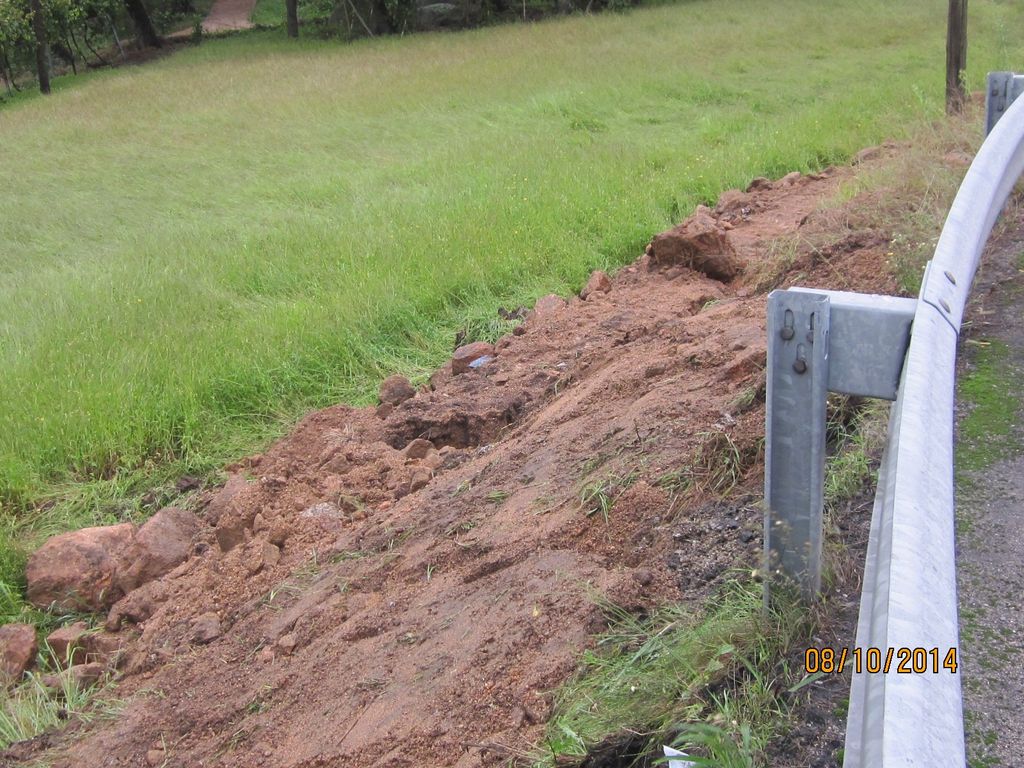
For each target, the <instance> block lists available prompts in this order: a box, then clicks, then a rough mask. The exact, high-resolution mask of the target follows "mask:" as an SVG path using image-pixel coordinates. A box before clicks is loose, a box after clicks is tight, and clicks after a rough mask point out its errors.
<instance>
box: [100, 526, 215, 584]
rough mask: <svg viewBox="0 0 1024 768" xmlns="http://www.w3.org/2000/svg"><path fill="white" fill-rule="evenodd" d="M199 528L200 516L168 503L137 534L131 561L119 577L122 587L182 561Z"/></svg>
mask: <svg viewBox="0 0 1024 768" xmlns="http://www.w3.org/2000/svg"><path fill="white" fill-rule="evenodd" d="M199 529H200V523H199V518H197V517H196V516H195V515H193V514H192V513H191V512H187V511H185V510H183V509H177V508H175V507H165V508H164V509H161V510H160V511H159V512H157V513H156V514H155V515H153V517H151V518H150V519H149V520H147V521H146V522H145V523H144V524H143V526H142V527H141V528H139V530H138V532H137V533H136V534H135V543H134V546H133V548H132V552H131V554H130V560H129V564H128V565H127V566H126V568H125V569H124V573H123V575H122V576H121V578H120V579H119V581H120V585H121V589H122V591H123V592H125V593H128V592H130V591H132V590H133V589H135V588H136V587H139V586H141V585H142V584H145V583H146V582H148V581H152V580H153V579H158V578H160V577H161V576H163V575H164V574H165V573H169V572H170V571H172V570H173V569H174V568H175V567H176V566H178V565H180V564H181V563H183V562H184V561H185V559H186V558H188V556H189V553H190V552H191V551H192V539H193V537H194V536H195V535H196V534H197V533H198V532H199Z"/></svg>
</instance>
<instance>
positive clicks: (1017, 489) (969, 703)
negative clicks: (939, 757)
mask: <svg viewBox="0 0 1024 768" xmlns="http://www.w3.org/2000/svg"><path fill="white" fill-rule="evenodd" d="M1022 262H1024V212H1022V211H1020V210H1016V211H1013V212H1012V214H1011V215H1010V216H1009V217H1008V219H1007V220H1005V221H1004V222H1003V224H1002V226H1001V233H1000V234H999V235H998V236H997V237H996V238H995V239H994V240H993V242H992V244H991V245H990V247H989V249H988V251H987V253H986V255H985V257H984V260H983V266H982V272H981V274H980V275H979V277H978V280H977V282H976V284H975V288H974V292H973V295H974V296H975V299H974V302H973V304H972V306H971V308H970V311H969V314H968V323H967V325H965V328H966V330H965V333H964V334H963V335H962V342H961V343H962V351H961V356H960V366H961V367H960V372H959V382H958V405H957V410H958V415H957V416H958V418H957V422H958V445H957V532H958V545H957V550H958V551H957V568H958V588H959V594H960V646H961V664H962V665H961V673H962V676H963V689H964V716H965V722H966V731H967V751H968V765H969V766H970V768H993V767H994V766H1003V767H1005V768H1009V767H1010V766H1022V765H1024V756H1022V749H1021V737H1020V734H1021V733H1022V732H1024V711H1022V709H1021V702H1022V701H1024V598H1022V592H1024V537H1022V536H1021V527H1022V523H1024V421H1022V419H1021V407H1020V405H1021V395H1022V394H1024V378H1022V375H1021V374H1024V326H1022V325H1021V322H1020V318H1021V316H1022V313H1024V271H1022V269H1021V267H1022V266H1024V263H1022Z"/></svg>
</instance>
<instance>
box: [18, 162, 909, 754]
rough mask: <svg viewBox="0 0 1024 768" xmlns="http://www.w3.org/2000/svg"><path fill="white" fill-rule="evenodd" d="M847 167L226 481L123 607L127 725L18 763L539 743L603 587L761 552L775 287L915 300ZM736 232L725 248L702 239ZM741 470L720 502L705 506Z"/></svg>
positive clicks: (761, 202) (758, 187)
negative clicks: (797, 237)
mask: <svg viewBox="0 0 1024 768" xmlns="http://www.w3.org/2000/svg"><path fill="white" fill-rule="evenodd" d="M850 173H851V172H850V170H849V169H845V170H839V171H830V172H827V173H825V174H822V175H818V176H804V177H800V176H799V174H795V175H791V176H788V177H786V179H784V180H782V181H779V182H775V183H771V182H768V181H767V180H759V181H758V182H755V184H754V185H753V186H752V191H750V192H748V193H742V192H736V191H734V192H728V193H726V194H725V195H723V197H722V199H721V201H720V203H719V205H718V207H717V208H716V209H715V210H714V211H709V210H707V209H703V210H701V211H699V212H698V213H697V214H696V215H695V216H694V217H693V219H692V221H691V224H690V229H689V230H688V231H689V233H690V234H691V235H693V238H692V239H693V242H695V243H696V244H697V246H696V250H694V249H687V248H677V249H676V251H674V252H673V251H672V249H671V248H666V249H665V250H660V246H659V248H656V249H655V251H654V257H653V258H652V256H651V255H644V256H642V257H641V258H640V259H638V260H637V262H636V263H634V264H633V265H632V266H629V267H626V268H625V269H623V270H622V271H620V272H619V273H618V275H616V277H615V278H614V280H612V281H611V284H610V286H608V287H609V290H608V291H607V292H595V293H594V294H592V295H591V296H589V298H588V299H587V300H582V299H580V298H573V299H572V300H571V301H569V302H568V303H566V302H564V301H563V300H561V299H558V298H557V297H547V298H545V299H542V300H541V301H539V302H538V304H537V306H536V307H535V308H534V310H533V311H532V312H530V313H529V314H528V315H527V316H526V319H525V320H524V321H523V322H522V324H521V325H519V326H518V327H517V328H516V329H515V332H514V333H513V334H511V335H509V336H507V337H505V338H503V339H502V340H501V341H500V342H499V343H498V344H497V345H496V351H495V354H494V357H493V359H490V360H489V361H487V362H486V363H485V364H483V365H482V366H480V367H479V368H476V369H472V370H470V371H468V372H467V373H465V374H462V375H458V376H455V375H453V373H452V371H451V369H450V367H446V368H443V369H441V370H439V371H438V372H437V373H436V374H435V375H434V377H433V378H432V380H431V383H430V385H429V386H428V387H425V388H423V389H422V390H421V391H419V392H418V393H417V394H416V395H415V396H414V397H412V398H411V399H408V400H406V401H404V402H402V403H401V404H399V405H397V407H394V408H389V407H387V406H382V407H380V408H378V409H373V408H363V409H353V408H349V407H342V406H339V407H335V408H329V409H326V410H324V411H321V412H318V413H314V414H311V415H310V416H308V417H307V418H306V419H305V420H304V421H303V422H302V423H301V424H299V426H298V427H297V428H296V429H295V431H294V432H293V433H292V434H291V435H289V436H288V437H286V438H284V439H282V440H281V441H279V442H278V443H277V444H275V445H274V446H272V447H271V448H270V449H269V450H268V451H267V452H266V453H265V454H263V455H260V456H254V457H251V458H249V459H247V460H245V461H242V462H240V463H239V464H238V465H236V466H233V467H230V468H229V471H230V472H231V473H232V474H231V478H230V480H229V482H228V483H227V485H226V486H224V488H222V489H217V490H213V491H208V492H206V493H204V494H202V495H201V496H200V497H199V498H197V499H195V500H194V504H193V506H194V508H195V509H196V510H197V511H198V513H199V514H200V516H201V517H203V518H204V519H205V521H206V522H207V523H208V526H207V528H206V529H205V532H204V533H203V534H202V537H201V540H200V541H198V542H197V544H196V547H195V553H194V555H193V556H192V557H191V558H190V559H189V560H187V561H186V562H185V563H184V564H183V565H181V566H180V567H179V568H177V569H176V570H175V571H173V572H172V573H170V574H169V575H168V576H166V577H164V578H163V579H161V580H159V581H156V582H151V583H150V584H148V585H146V586H144V587H142V588H140V589H138V590H136V591H135V592H132V593H130V594H129V595H128V596H127V597H125V598H124V599H123V600H122V601H121V602H120V603H118V604H117V605H116V606H115V607H114V609H113V610H112V612H111V615H110V617H109V618H108V627H109V629H110V630H111V631H110V633H109V635H105V636H107V637H111V638H114V640H113V642H115V643H117V642H119V643H122V644H123V645H124V646H125V648H126V655H125V662H124V664H123V667H122V674H123V676H122V677H121V682H120V684H119V687H118V689H117V692H116V695H117V696H118V697H123V698H124V699H125V700H126V701H127V704H126V706H125V708H124V710H123V711H122V712H121V713H120V715H119V716H118V717H117V718H116V719H115V720H112V721H99V722H96V723H95V724H93V725H91V726H82V725H78V726H74V727H72V728H71V729H69V730H68V731H65V732H63V733H59V734H56V735H53V736H45V737H41V738H40V739H37V740H35V741H33V742H28V743H25V744H21V745H16V746H15V747H13V748H12V749H11V750H9V751H8V753H6V757H7V759H8V760H13V761H16V762H21V761H24V760H30V759H33V758H35V757H38V756H39V755H40V753H43V752H45V753H46V757H47V759H50V760H52V761H53V763H52V764H53V765H54V766H55V768H58V767H62V768H70V767H71V766H74V767H75V768H90V767H91V766H101V765H102V766H140V765H147V764H148V765H166V766H172V767H173V766H197V765H204V766H234V767H235V768H255V767H256V766H280V767H282V768H283V767H286V766H287V767H288V768H299V767H303V768H313V767H314V766H334V767H340V768H349V767H351V768H356V767H357V766H358V767H359V768H369V767H371V766H375V767H379V768H384V766H387V767H388V768H393V767H394V766H405V765H408V766H412V765H420V766H434V767H440V766H458V767H459V768H470V767H471V766H484V765H498V764H504V763H506V762H507V760H508V758H509V757H510V756H517V755H520V756H521V755H523V754H524V753H525V752H526V751H527V750H528V749H530V748H531V746H532V745H534V744H536V743H537V741H538V740H539V739H540V738H541V737H542V734H543V731H544V724H545V722H546V720H547V718H548V716H549V714H550V711H551V705H552V700H551V693H552V691H553V690H554V689H555V688H557V686H558V685H560V684H561V683H562V682H563V681H565V680H566V679H567V677H569V676H570V675H571V674H572V673H573V671H574V669H575V668H576V664H577V662H578V659H579V654H580V652H581V650H582V649H584V648H586V647H587V646H588V644H589V643H591V642H592V637H593V635H594V633H596V632H599V631H600V630H601V629H603V628H604V626H605V624H604V620H603V616H602V614H601V612H600V611H599V610H598V609H597V608H596V607H595V604H594V599H593V598H594V596H595V594H600V595H602V596H604V597H605V598H608V599H611V600H614V601H616V602H617V603H619V604H621V605H623V606H624V607H626V608H627V609H630V610H641V609H643V608H644V607H645V606H650V605H653V604H657V603H660V602H663V601H666V600H673V601H684V602H688V603H692V604H694V605H699V604H701V603H702V602H703V601H704V600H705V599H706V597H707V596H708V594H709V593H710V592H711V591H712V590H714V589H716V588H717V586H718V585H720V584H721V582H722V581H723V580H724V579H726V578H728V573H729V570H730V569H731V568H736V567H740V568H744V569H749V568H751V567H755V566H756V565H757V563H758V561H759V557H760V551H761V526H762V518H761V511H760V509H759V506H758V505H757V503H756V501H757V499H758V498H760V495H761V486H762V483H763V465H762V456H761V450H762V437H763V434H764V405H763V401H764V380H765V379H764V370H763V369H764V363H765V319H764V318H765V294H766V290H767V288H768V287H770V286H771V285H773V284H775V283H779V282H792V281H799V282H800V284H801V285H805V286H809V287H815V286H817V287H830V288H842V289H851V290H861V291H869V292H879V293H891V292H895V284H894V281H893V280H892V278H891V277H890V276H889V271H888V269H887V268H886V264H887V256H886V251H887V248H888V244H889V240H890V237H889V235H888V234H886V233H880V232H876V231H873V230H870V229H858V228H857V224H856V221H855V220H854V218H853V217H852V216H846V215H845V214H842V213H840V214H839V215H837V214H836V212H835V211H833V212H831V213H827V214H819V213H817V212H816V211H817V208H818V206H819V204H820V203H821V201H823V200H824V199H827V198H829V197H830V196H832V195H833V193H834V192H835V190H836V188H837V186H838V184H839V182H840V181H841V180H842V179H844V178H846V177H848V176H849V175H850ZM837 222H841V223H837ZM797 232H799V233H801V235H802V242H804V243H805V244H808V245H807V247H804V248H802V249H798V251H797V253H796V255H795V257H794V260H793V261H792V263H789V264H787V265H786V266H787V267H788V272H784V271H777V264H775V262H773V261H772V259H773V258H778V257H772V256H769V254H771V253H775V252H776V251H775V250H774V249H772V248H770V247H768V245H769V243H770V242H771V241H772V240H773V239H775V238H777V237H779V236H784V235H792V234H795V233H797ZM725 241H728V243H729V245H730V247H731V249H732V251H733V252H732V253H731V254H730V255H727V256H726V257H725V258H724V259H723V258H722V257H721V255H719V256H708V257H705V256H706V254H704V255H702V254H701V253H700V252H699V251H700V250H702V249H703V250H707V251H710V252H714V251H716V250H721V249H722V248H723V246H722V243H723V242H725ZM812 243H813V244H816V247H811V246H810V245H809V244H812ZM736 267H741V268H742V272H741V273H740V274H739V275H734V274H733V270H734V269H735V268H736ZM712 274H714V275H717V278H718V279H716V278H715V277H712V276H711V275H712ZM425 440H429V441H431V442H430V443H426V442H425ZM723 468H724V470H725V473H724V474H721V471H722V469H723ZM673 473H674V474H673ZM673 478H674V482H675V485H673V484H672V483H671V482H668V481H672V480H673ZM680 479H683V480H684V481H687V482H688V483H689V486H690V487H689V489H688V490H680V486H682V485H685V484H686V483H680ZM732 481H735V482H736V483H737V485H736V487H735V489H734V490H733V492H732V493H731V494H730V495H729V496H728V497H726V498H725V499H721V498H719V497H718V496H717V494H715V493H713V492H712V491H711V486H714V485H717V487H718V488H720V489H722V488H725V487H727V486H728V485H729V484H730V483H731V482H732ZM586 489H591V490H592V491H593V490H594V489H597V490H599V491H600V493H603V494H605V495H607V496H608V497H609V498H614V500H615V503H614V505H613V506H612V507H611V509H610V510H607V514H602V512H601V511H599V510H597V511H595V510H596V508H594V509H591V508H590V507H583V506H582V505H581V494H583V492H584V491H585V490H586ZM224 550H227V551H224ZM852 604H853V603H852V602H851V605H852ZM811 736H813V734H812V735H811ZM811 736H809V737H808V741H807V746H802V747H799V748H796V747H794V749H795V750H796V752H797V754H796V755H795V756H794V757H793V761H792V764H793V765H810V764H812V763H813V764H814V765H816V766H834V765H835V764H836V763H835V756H834V749H835V743H831V742H829V743H827V744H822V743H820V742H819V741H815V740H814V739H812V738H811ZM815 738H816V737H815ZM838 738H840V739H841V728H840V733H839V737H838ZM832 741H833V742H834V741H835V739H832ZM799 743H800V744H804V742H799ZM836 743H839V742H836ZM801 750H802V751H801ZM2 757H3V756H0V758H2Z"/></svg>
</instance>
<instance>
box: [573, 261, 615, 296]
mask: <svg viewBox="0 0 1024 768" xmlns="http://www.w3.org/2000/svg"><path fill="white" fill-rule="evenodd" d="M611 289H612V281H611V279H610V278H609V277H608V275H606V274H605V273H604V272H602V271H601V270H600V269H597V270H594V272H593V274H591V275H590V279H589V280H587V284H586V285H585V286H583V290H582V291H580V298H581V299H584V300H586V299H589V298H590V297H591V296H593V295H594V294H597V293H608V292H609V291H611Z"/></svg>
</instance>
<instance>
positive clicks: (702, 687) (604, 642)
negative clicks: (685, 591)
mask: <svg viewBox="0 0 1024 768" xmlns="http://www.w3.org/2000/svg"><path fill="white" fill-rule="evenodd" d="M602 607H603V608H604V609H605V611H606V614H607V616H608V620H609V623H610V627H609V629H608V631H607V632H606V633H605V634H603V635H602V636H601V637H600V638H599V639H598V641H597V643H596V647H595V648H594V649H593V650H592V651H588V652H586V653H585V654H584V656H583V659H582V662H581V667H580V672H579V674H578V675H577V677H576V678H575V679H574V680H572V681H570V682H569V683H567V684H566V685H565V686H564V687H563V688H562V689H561V691H560V693H559V696H558V700H557V703H556V705H555V713H554V715H553V717H552V718H551V720H550V721H549V723H548V728H547V737H546V739H545V742H544V744H543V745H542V747H540V750H541V751H542V754H538V755H537V757H536V758H535V761H534V766H535V767H536V768H543V767H544V766H553V765H568V764H570V762H569V761H567V758H578V759H579V762H582V760H583V759H584V758H585V757H587V756H588V755H590V756H593V755H594V754H595V753H601V752H602V751H609V750H614V749H616V748H617V749H620V750H630V752H629V753H630V754H635V755H636V756H638V757H639V756H641V755H645V754H650V753H651V751H652V750H653V749H655V748H657V745H658V744H659V743H675V744H676V745H677V746H679V747H680V748H681V749H683V750H684V751H686V752H688V753H692V754H694V755H701V754H703V756H705V757H708V758H711V759H713V760H715V761H716V762H715V764H716V765H719V764H720V765H748V764H753V763H752V762H751V761H753V760H754V759H756V757H757V756H758V755H759V754H760V753H761V751H762V750H763V749H764V747H765V746H766V745H767V743H768V740H769V739H770V738H771V736H772V735H773V733H774V730H775V728H776V727H777V726H778V719H779V718H780V717H781V716H782V713H783V705H782V704H781V702H780V701H779V696H780V694H782V693H783V692H785V691H787V690H792V689H793V686H794V685H797V686H798V685H799V684H800V677H799V675H798V674H797V672H796V671H794V670H791V669H789V668H788V667H787V665H786V663H785V659H786V656H787V655H788V654H789V653H790V652H791V651H792V650H794V649H795V648H796V647H797V645H798V644H800V643H801V642H803V641H806V639H807V638H808V637H809V636H810V629H811V626H812V624H811V618H810V612H809V611H807V610H806V609H805V608H802V607H801V606H800V604H799V603H798V601H796V600H794V599H792V598H791V597H790V596H787V595H781V594H779V595H776V596H775V599H774V600H773V603H772V606H771V607H770V609H769V610H767V611H765V610H764V607H763V597H762V587H761V585H760V584H759V583H756V582H752V581H749V580H747V581H739V580H734V581H731V582H728V583H727V584H726V585H725V586H724V587H723V589H722V591H721V593H720V594H719V595H718V596H717V597H715V598H714V599H713V600H711V601H710V602H709V603H708V605H707V606H706V607H705V608H704V609H703V610H702V611H700V612H695V611H693V610H692V609H689V608H686V607H684V606H681V605H680V606H667V607H664V608H662V609H660V610H658V611H657V612H655V613H654V614H653V615H651V616H647V617H639V618H638V617H636V616H633V615H632V614H630V613H629V612H627V611H624V610H622V609H619V608H616V607H615V606H610V605H604V606H602ZM737 761H739V762H737ZM623 764H626V763H623Z"/></svg>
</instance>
